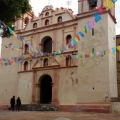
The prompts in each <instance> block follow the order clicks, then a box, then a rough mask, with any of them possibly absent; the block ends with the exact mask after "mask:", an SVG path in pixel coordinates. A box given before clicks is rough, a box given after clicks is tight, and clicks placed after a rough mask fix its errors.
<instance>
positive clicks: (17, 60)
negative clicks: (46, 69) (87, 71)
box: [0, 46, 120, 66]
mask: <svg viewBox="0 0 120 120" xmlns="http://www.w3.org/2000/svg"><path fill="white" fill-rule="evenodd" d="M116 49H117V50H118V51H120V46H117V47H112V48H111V49H109V48H108V49H105V50H100V51H97V52H94V53H86V54H80V55H77V54H76V55H72V54H71V55H70V56H71V57H72V58H74V59H77V58H92V57H97V56H104V55H109V54H110V53H111V52H112V53H115V52H116ZM61 56H62V57H67V56H68V55H67V54H66V55H65V54H64V55H63V54H61ZM37 57H38V56H34V55H28V56H22V57H11V58H8V59H7V58H0V66H9V65H12V64H14V63H16V64H19V63H20V62H22V61H30V60H31V59H35V58H37Z"/></svg>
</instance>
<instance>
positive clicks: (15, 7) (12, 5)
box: [0, 0, 32, 37]
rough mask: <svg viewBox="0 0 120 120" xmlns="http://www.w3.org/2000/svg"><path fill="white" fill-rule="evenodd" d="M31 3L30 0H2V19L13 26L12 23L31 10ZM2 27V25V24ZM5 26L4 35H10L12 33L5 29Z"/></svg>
mask: <svg viewBox="0 0 120 120" xmlns="http://www.w3.org/2000/svg"><path fill="white" fill-rule="evenodd" d="M31 9H32V8H31V5H30V4H29V0H0V20H1V21H3V22H4V23H5V24H6V25H7V26H9V27H11V28H12V29H14V28H13V27H12V23H13V22H15V21H16V20H17V18H20V17H21V16H23V15H24V14H25V13H26V12H27V11H31ZM0 27H1V26H0ZM5 30H6V28H5V26H4V27H3V31H4V33H3V37H8V36H10V34H9V33H8V29H7V31H5Z"/></svg>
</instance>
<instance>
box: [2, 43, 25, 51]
mask: <svg viewBox="0 0 120 120" xmlns="http://www.w3.org/2000/svg"><path fill="white" fill-rule="evenodd" d="M1 46H2V47H5V48H10V49H12V50H18V51H19V50H22V49H23V48H22V47H18V46H12V45H11V44H8V45H4V44H1Z"/></svg>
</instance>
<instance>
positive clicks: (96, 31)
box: [0, 0, 118, 112]
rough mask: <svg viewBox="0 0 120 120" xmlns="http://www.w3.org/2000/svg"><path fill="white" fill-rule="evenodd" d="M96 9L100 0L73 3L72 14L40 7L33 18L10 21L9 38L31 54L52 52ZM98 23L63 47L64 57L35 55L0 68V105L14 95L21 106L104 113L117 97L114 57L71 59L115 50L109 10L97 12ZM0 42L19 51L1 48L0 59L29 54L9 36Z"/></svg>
mask: <svg viewBox="0 0 120 120" xmlns="http://www.w3.org/2000/svg"><path fill="white" fill-rule="evenodd" d="M101 4H103V0H94V1H93V0H78V14H76V15H74V14H73V11H72V9H67V8H63V7H61V8H56V9H53V7H52V6H51V5H50V6H49V5H48V6H46V7H44V8H43V10H42V12H41V13H40V14H39V16H38V17H35V16H34V13H32V12H31V13H30V12H27V13H26V15H25V16H24V17H21V18H20V19H18V20H17V21H16V22H15V33H16V34H17V35H20V36H22V37H23V38H24V40H25V41H27V42H28V43H29V44H30V45H31V46H32V47H33V48H34V49H36V50H37V51H42V52H43V53H53V52H56V51H58V50H61V49H62V48H64V47H65V46H66V45H67V44H68V43H69V42H70V41H71V40H72V38H73V37H74V36H75V35H76V34H77V33H79V32H80V31H81V30H82V28H83V26H84V25H86V24H87V22H88V21H89V20H90V19H91V18H92V17H93V15H94V13H95V12H96V11H98V8H99V7H100V6H101ZM101 18H102V19H101V21H99V22H98V23H95V26H94V28H93V29H92V30H89V31H88V33H87V34H86V35H85V37H83V38H82V37H81V40H80V42H78V44H76V45H74V46H73V47H70V46H68V48H69V49H67V50H66V51H64V52H63V53H62V54H63V56H64V57H63V56H62V57H61V56H60V55H54V56H52V55H45V56H38V57H36V58H35V59H30V61H28V60H25V61H24V60H22V61H21V62H20V63H19V64H16V63H14V64H12V65H10V66H2V67H0V96H1V99H0V103H1V104H9V100H10V98H11V97H12V96H13V95H15V96H16V97H18V96H19V97H20V98H21V100H22V104H54V105H57V106H58V107H61V108H64V109H66V110H67V109H73V106H74V109H75V108H76V110H77V106H81V105H91V106H92V105H93V106H94V105H96V106H97V108H98V106H102V108H105V109H104V110H105V111H107V112H109V111H110V106H111V103H110V102H111V101H112V100H116V99H117V98H118V88H117V75H116V54H115V53H112V52H111V53H110V54H109V55H105V56H103V55H101V56H97V57H91V58H80V57H78V58H77V59H76V58H74V57H73V55H80V54H85V53H91V52H97V51H100V50H104V49H108V48H112V47H115V46H116V31H115V24H116V20H115V11H114V8H112V9H111V10H106V9H103V13H102V14H101ZM2 43H3V44H4V45H8V44H10V43H11V44H12V45H13V46H15V45H16V46H19V47H22V48H23V50H19V51H17V50H11V49H6V48H4V47H2V53H1V54H2V55H1V57H2V58H10V57H18V56H19V57H21V56H23V55H24V56H28V55H29V52H30V48H29V46H28V45H27V44H24V43H23V42H22V41H20V40H17V38H16V37H15V36H12V37H10V38H3V42H2ZM71 106H72V107H71ZM103 106H104V107H103ZM79 109H80V108H79Z"/></svg>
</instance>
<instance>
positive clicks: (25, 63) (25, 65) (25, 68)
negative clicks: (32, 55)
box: [24, 61, 28, 71]
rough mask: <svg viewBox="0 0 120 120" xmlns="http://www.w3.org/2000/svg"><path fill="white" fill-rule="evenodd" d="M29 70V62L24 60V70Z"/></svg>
mask: <svg viewBox="0 0 120 120" xmlns="http://www.w3.org/2000/svg"><path fill="white" fill-rule="evenodd" d="M27 70H28V62H27V61H25V62H24V71H27Z"/></svg>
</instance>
